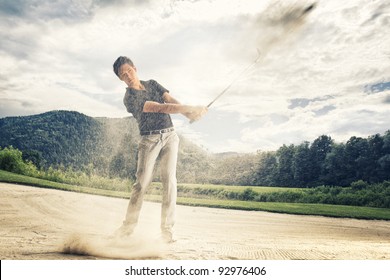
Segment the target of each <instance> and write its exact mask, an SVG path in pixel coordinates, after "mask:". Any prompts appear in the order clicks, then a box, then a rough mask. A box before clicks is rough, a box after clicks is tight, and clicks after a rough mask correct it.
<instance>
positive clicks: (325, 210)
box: [0, 170, 390, 220]
mask: <svg viewBox="0 0 390 280" xmlns="http://www.w3.org/2000/svg"><path fill="white" fill-rule="evenodd" d="M0 182H8V183H15V184H25V185H31V186H36V187H43V188H51V189H58V190H64V191H74V192H82V193H88V194H95V195H103V196H111V197H120V198H129V196H130V194H129V193H128V192H118V191H110V190H104V189H95V188H90V187H81V186H74V185H68V184H62V183H56V182H52V181H48V180H42V179H37V178H32V177H28V176H23V175H19V174H14V173H10V172H6V171H3V170H0ZM186 186H192V187H200V188H214V187H215V188H221V187H222V188H225V187H226V188H229V189H234V191H235V190H236V188H241V191H242V190H244V189H245V188H248V187H235V186H214V185H186ZM251 188H252V189H253V190H254V191H258V192H261V191H264V192H267V191H275V189H278V191H282V190H292V189H285V188H268V187H251ZM295 190H296V191H299V190H300V189H295ZM145 199H147V200H149V201H160V200H161V196H159V195H147V196H146V197H145ZM178 204H182V205H188V206H202V207H213V208H225V209H237V210H249V211H268V212H275V213H286V214H299V215H320V216H328V217H342V218H356V219H378V220H390V209H385V208H371V207H356V206H344V205H328V204H305V203H281V202H255V201H239V200H218V199H204V198H190V197H179V198H178Z"/></svg>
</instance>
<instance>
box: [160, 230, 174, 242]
mask: <svg viewBox="0 0 390 280" xmlns="http://www.w3.org/2000/svg"><path fill="white" fill-rule="evenodd" d="M161 237H162V239H163V241H164V242H165V243H174V242H176V240H175V239H174V238H173V234H172V232H169V231H163V232H162V234H161Z"/></svg>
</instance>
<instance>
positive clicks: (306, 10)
mask: <svg viewBox="0 0 390 280" xmlns="http://www.w3.org/2000/svg"><path fill="white" fill-rule="evenodd" d="M316 6H317V3H313V4H311V5H310V6H308V7H306V8H305V9H304V10H303V12H302V15H304V14H307V13H310V12H311V11H312V10H314V8H315V7H316Z"/></svg>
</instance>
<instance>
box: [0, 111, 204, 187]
mask: <svg viewBox="0 0 390 280" xmlns="http://www.w3.org/2000/svg"><path fill="white" fill-rule="evenodd" d="M139 138H140V136H139V132H138V127H137V123H136V121H135V119H134V118H133V117H127V118H93V117H89V116H86V115H84V114H81V113H78V112H74V111H50V112H46V113H43V114H39V115H32V116H23V117H6V118H2V119H0V147H7V146H11V145H12V146H13V147H15V148H18V149H19V150H21V151H22V152H23V156H24V158H25V159H28V160H31V161H32V162H33V163H34V164H35V165H37V166H38V167H43V168H47V167H49V166H52V167H55V168H58V167H61V166H63V167H65V168H69V167H72V168H73V169H76V170H90V169H91V168H92V169H94V171H95V172H99V173H100V174H104V175H108V176H120V177H130V178H134V176H135V171H136V166H137V150H138V141H139ZM180 138H181V144H180V150H179V161H178V179H179V180H180V179H182V180H184V181H186V182H195V181H196V180H197V178H204V177H205V176H206V175H205V174H206V173H207V172H208V167H209V161H208V154H207V153H206V152H205V151H204V150H202V149H201V148H200V147H198V146H196V145H195V144H193V143H192V142H191V141H189V140H187V139H185V138H183V137H180ZM156 176H157V177H158V173H156Z"/></svg>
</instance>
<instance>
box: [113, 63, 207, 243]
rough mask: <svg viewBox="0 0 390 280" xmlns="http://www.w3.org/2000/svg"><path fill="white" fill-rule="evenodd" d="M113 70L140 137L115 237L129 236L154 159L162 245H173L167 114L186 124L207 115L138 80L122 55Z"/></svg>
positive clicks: (174, 142)
mask: <svg viewBox="0 0 390 280" xmlns="http://www.w3.org/2000/svg"><path fill="white" fill-rule="evenodd" d="M113 68H114V72H115V74H116V75H117V76H118V77H119V79H120V80H121V81H123V82H124V83H125V84H126V85H127V89H126V93H125V96H124V99H123V102H124V105H125V106H126V109H127V111H128V112H129V113H131V114H132V115H133V116H134V118H135V119H136V121H137V123H138V128H139V131H140V134H141V140H140V142H139V146H138V163H137V173H136V181H135V183H134V185H133V188H132V192H131V198H130V201H129V205H128V208H127V213H126V217H125V220H124V221H123V225H122V226H121V227H120V228H119V229H118V230H117V231H116V236H118V237H127V236H130V235H131V234H132V233H133V231H134V228H135V226H136V225H137V222H138V217H139V214H140V210H141V207H142V202H143V195H144V193H145V190H146V188H147V187H148V186H149V185H150V183H151V182H152V179H153V170H154V166H155V163H156V160H157V158H158V157H160V166H161V167H160V168H161V180H162V185H163V194H162V205H161V232H162V238H163V240H164V241H165V242H168V243H169V242H173V241H174V239H173V226H174V223H175V208H176V197H177V181H176V163H177V154H178V147H179V137H178V136H177V134H176V132H175V130H174V127H173V123H172V120H171V116H170V115H169V114H177V113H179V114H183V115H184V116H185V117H187V118H188V119H189V120H190V121H196V120H199V119H200V118H201V117H202V116H203V115H204V114H205V113H206V112H207V108H206V107H204V106H188V105H182V104H180V103H179V102H178V101H177V100H176V99H175V98H173V97H172V96H171V95H170V93H169V91H168V90H167V89H165V88H164V87H163V86H161V85H160V84H159V83H158V82H156V81H154V80H149V81H141V80H139V78H138V75H137V68H136V67H135V65H134V64H133V62H132V61H131V60H130V59H129V58H127V57H125V56H120V57H119V58H118V59H117V60H116V61H115V63H114V65H113Z"/></svg>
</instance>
